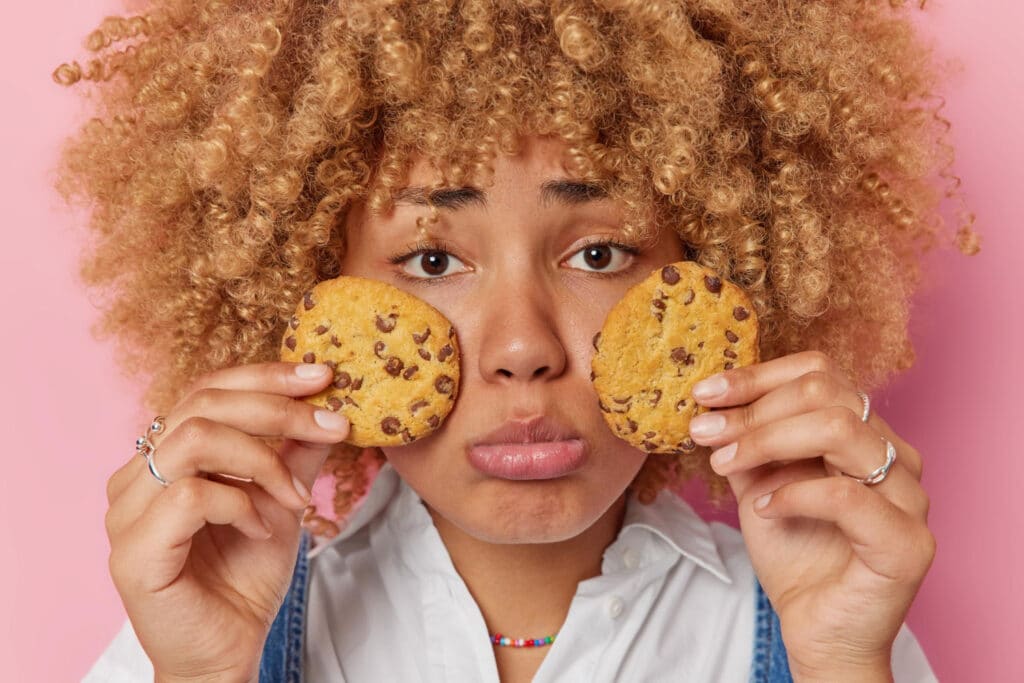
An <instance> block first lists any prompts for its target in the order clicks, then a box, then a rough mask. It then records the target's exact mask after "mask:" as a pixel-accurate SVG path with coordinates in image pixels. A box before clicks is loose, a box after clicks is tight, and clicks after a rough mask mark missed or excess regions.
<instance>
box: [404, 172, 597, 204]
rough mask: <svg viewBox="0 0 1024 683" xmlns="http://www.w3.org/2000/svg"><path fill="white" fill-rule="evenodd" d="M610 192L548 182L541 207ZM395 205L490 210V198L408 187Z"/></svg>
mask: <svg viewBox="0 0 1024 683" xmlns="http://www.w3.org/2000/svg"><path fill="white" fill-rule="evenodd" d="M607 197H608V193H607V192H606V191H605V190H604V188H602V187H601V186H600V185H597V184H596V183H588V182H584V181H580V180H549V181H547V182H545V183H544V184H543V185H541V187H540V201H541V205H542V206H549V205H551V204H553V203H557V204H565V205H568V206H573V205H577V204H585V203H587V202H590V201H595V200H599V199H605V198H607ZM394 201H395V204H416V205H419V206H429V205H431V204H433V205H434V206H436V207H437V208H439V209H448V210H450V211H455V210H457V209H461V208H462V207H464V206H469V205H475V206H478V207H480V208H486V207H487V195H486V194H485V193H484V192H483V191H482V190H479V189H477V188H475V187H453V188H442V189H439V190H433V191H430V192H428V191H427V188H425V187H422V186H418V185H417V186H411V187H406V188H403V189H401V190H399V191H398V192H396V193H395V198H394Z"/></svg>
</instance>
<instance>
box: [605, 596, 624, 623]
mask: <svg viewBox="0 0 1024 683" xmlns="http://www.w3.org/2000/svg"><path fill="white" fill-rule="evenodd" d="M624 607H625V603H624V602H623V601H622V598H620V597H614V598H612V599H611V600H609V601H608V616H610V617H611V618H612V619H618V618H619V615H621V614H622V610H623V609H624Z"/></svg>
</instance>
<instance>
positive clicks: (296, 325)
mask: <svg viewBox="0 0 1024 683" xmlns="http://www.w3.org/2000/svg"><path fill="white" fill-rule="evenodd" d="M288 324H289V325H291V326H292V329H293V330H297V329H299V316H297V315H293V316H292V319H291V320H290V321H288Z"/></svg>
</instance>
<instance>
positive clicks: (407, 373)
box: [402, 365, 420, 379]
mask: <svg viewBox="0 0 1024 683" xmlns="http://www.w3.org/2000/svg"><path fill="white" fill-rule="evenodd" d="M419 369H420V366H418V365H410V366H409V367H407V368H406V369H405V372H403V373H402V377H403V378H405V379H412V376H413V375H415V374H416V371H417V370H419Z"/></svg>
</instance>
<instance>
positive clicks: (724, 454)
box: [711, 441, 739, 468]
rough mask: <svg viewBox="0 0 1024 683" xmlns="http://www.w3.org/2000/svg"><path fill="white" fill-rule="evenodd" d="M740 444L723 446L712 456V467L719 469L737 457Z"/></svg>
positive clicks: (734, 442)
mask: <svg viewBox="0 0 1024 683" xmlns="http://www.w3.org/2000/svg"><path fill="white" fill-rule="evenodd" d="M737 446H739V443H738V442H736V441H733V442H732V443H731V444H729V445H728V446H723V447H722V448H719V449H718V450H717V451H715V452H714V453H712V454H711V466H712V467H715V468H718V467H721V466H722V465H724V464H725V463H727V462H729V461H730V460H732V459H733V458H734V457H736V447H737Z"/></svg>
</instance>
